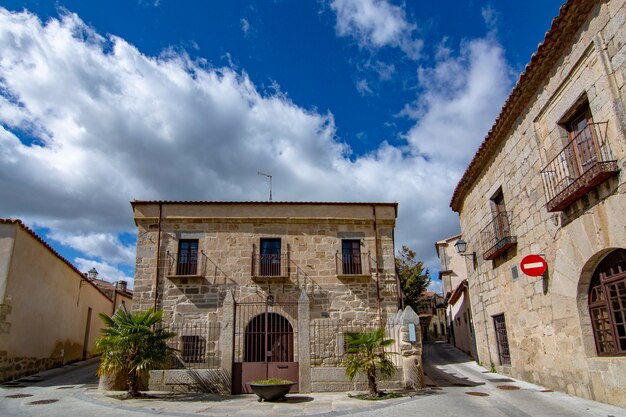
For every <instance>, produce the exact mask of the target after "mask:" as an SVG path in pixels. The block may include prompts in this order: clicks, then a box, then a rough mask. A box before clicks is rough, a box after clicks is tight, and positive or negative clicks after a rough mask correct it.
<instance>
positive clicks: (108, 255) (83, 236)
mask: <svg viewBox="0 0 626 417" xmlns="http://www.w3.org/2000/svg"><path fill="white" fill-rule="evenodd" d="M48 237H49V238H50V239H52V240H55V241H57V242H59V243H61V244H62V245H65V246H67V247H70V248H72V249H75V250H78V251H81V252H83V253H84V254H86V255H89V256H91V257H94V258H100V259H106V260H107V261H108V262H112V263H114V264H123V265H129V266H132V265H134V264H135V247H134V246H127V245H124V244H123V243H122V242H120V240H119V239H118V238H117V236H115V235H114V234H112V233H80V234H73V233H67V232H61V231H52V232H50V233H49V234H48Z"/></svg>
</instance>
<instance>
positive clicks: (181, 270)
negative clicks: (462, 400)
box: [131, 201, 419, 393]
mask: <svg viewBox="0 0 626 417" xmlns="http://www.w3.org/2000/svg"><path fill="white" fill-rule="evenodd" d="M131 204H132V207H133V211H134V217H135V223H136V224H137V228H138V239H137V269H136V275H135V285H134V298H133V309H135V310H145V309H147V308H151V307H156V308H159V309H163V310H164V312H165V318H164V321H165V324H166V325H167V326H168V327H169V328H170V329H171V330H173V331H175V332H177V333H178V337H177V338H176V339H174V340H173V341H172V342H173V343H175V347H177V348H178V349H179V351H180V352H181V353H180V355H179V360H180V363H178V364H177V366H180V367H181V368H188V367H193V368H196V369H203V370H207V371H206V372H208V371H211V372H214V373H215V372H216V373H218V374H219V373H220V372H224V373H226V374H227V375H232V378H233V379H232V387H231V386H228V387H226V389H227V391H228V392H233V393H240V392H248V390H249V387H248V386H247V385H246V382H248V381H251V380H255V379H265V378H267V377H279V378H285V379H289V380H293V381H296V382H297V383H298V384H297V385H296V386H295V388H294V389H295V390H299V391H300V392H310V391H311V390H313V391H337V390H338V391H345V390H349V389H353V387H354V385H353V384H351V383H350V382H348V380H347V378H346V376H345V359H346V342H345V334H346V333H347V332H353V331H362V330H365V329H372V328H376V327H378V326H381V325H385V324H388V323H389V322H390V321H392V320H391V319H394V318H397V312H398V309H399V304H400V297H399V287H398V285H397V283H398V281H397V277H396V274H395V262H394V240H393V236H394V227H395V222H396V216H397V209H398V205H397V204H396V203H342V202H336V203H335V202H331V203H325V202H176V201H133V202H132V203H131ZM394 323H395V322H394ZM397 323H400V322H399V321H398V322H397ZM391 333H392V332H390V333H388V334H389V335H390V336H391V335H392V334H391ZM393 336H394V337H395V335H393ZM418 337H419V333H418ZM398 351H400V350H398ZM400 359H401V358H398V363H397V365H398V374H397V375H396V376H395V377H394V378H392V380H391V381H390V382H387V384H390V386H401V385H402V384H403V381H402V378H403V376H402V375H403V374H402V369H401V366H402V364H401V363H400V362H401V361H400ZM167 372H169V373H170V374H172V375H173V374H175V373H176V372H177V371H175V370H171V371H167ZM155 375H157V373H155V372H153V373H152V376H151V378H150V385H151V387H157V386H158V387H159V388H162V389H173V388H174V387H173V386H172V385H171V384H172V383H171V381H174V380H175V378H174V377H172V376H171V375H170V376H166V375H165V374H163V375H162V376H161V377H159V376H155ZM168 381H169V382H168ZM159 384H161V385H159ZM168 384H169V385H168Z"/></svg>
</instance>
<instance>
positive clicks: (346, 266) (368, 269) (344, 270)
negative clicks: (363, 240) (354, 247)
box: [335, 251, 372, 275]
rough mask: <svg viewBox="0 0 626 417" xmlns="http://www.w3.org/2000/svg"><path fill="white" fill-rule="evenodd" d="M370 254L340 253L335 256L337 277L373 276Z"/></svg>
mask: <svg viewBox="0 0 626 417" xmlns="http://www.w3.org/2000/svg"><path fill="white" fill-rule="evenodd" d="M370 259H371V256H370V253H369V252H340V251H337V253H336V254H335V268H336V270H337V275H371V274H372V265H371V263H370Z"/></svg>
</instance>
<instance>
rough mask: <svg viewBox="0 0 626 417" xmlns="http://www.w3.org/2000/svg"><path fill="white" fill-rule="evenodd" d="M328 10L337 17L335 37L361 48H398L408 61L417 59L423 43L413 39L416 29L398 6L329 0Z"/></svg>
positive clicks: (371, 0) (372, 0)
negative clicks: (347, 39)
mask: <svg viewBox="0 0 626 417" xmlns="http://www.w3.org/2000/svg"><path fill="white" fill-rule="evenodd" d="M330 7H331V9H332V10H333V11H334V12H335V14H336V15H337V25H336V30H337V34H338V35H339V36H350V37H353V38H355V39H356V40H357V41H358V42H359V45H361V46H362V47H368V48H381V47H384V46H389V47H395V48H400V49H401V50H402V51H403V52H404V53H405V54H406V55H407V56H408V57H409V58H411V59H417V58H419V56H420V51H421V49H422V45H423V42H422V41H421V40H420V39H414V38H413V32H414V31H415V29H416V28H417V26H416V25H415V24H414V23H410V22H409V21H408V20H407V18H406V13H405V11H404V9H403V8H402V7H399V6H395V5H393V4H390V3H389V2H388V1H387V0H333V1H332V2H331V4H330Z"/></svg>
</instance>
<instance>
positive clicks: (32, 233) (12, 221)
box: [0, 219, 111, 300]
mask: <svg viewBox="0 0 626 417" xmlns="http://www.w3.org/2000/svg"><path fill="white" fill-rule="evenodd" d="M0 223H4V224H15V225H17V226H18V227H20V228H21V229H22V230H24V231H25V232H26V233H28V234H29V235H30V236H31V237H33V238H34V239H35V240H36V241H38V242H39V243H41V244H42V245H43V246H44V247H45V248H46V249H48V250H49V251H50V252H51V253H52V254H53V255H54V256H56V257H57V258H58V259H59V260H61V261H62V262H64V263H65V264H66V265H67V266H69V267H70V269H71V270H73V271H74V272H76V273H77V274H78V275H79V276H80V278H81V279H83V280H85V281H86V282H88V283H89V284H90V285H91V286H92V287H94V288H95V289H96V290H98V291H99V292H100V293H101V294H102V295H104V296H105V297H106V298H107V299H109V300H111V298H110V297H109V296H108V295H106V294H105V293H104V291H102V290H101V289H100V288H98V286H97V285H96V284H94V283H93V282H91V281H90V280H88V279H87V278H85V276H84V275H83V273H82V272H80V271H79V270H78V268H76V267H75V266H74V265H73V264H72V263H71V262H70V261H68V260H67V259H65V258H64V257H63V256H61V255H60V254H59V253H58V252H57V251H56V250H54V249H53V248H52V246H50V244H49V243H48V242H46V241H45V240H44V239H43V238H42V237H41V236H39V235H38V234H37V233H35V231H33V230H32V229H31V228H30V227H28V226H26V225H25V224H24V223H23V222H22V221H21V220H20V219H0Z"/></svg>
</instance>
